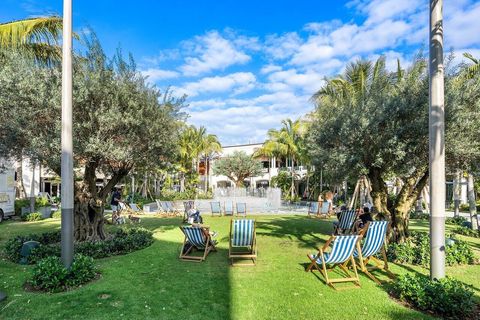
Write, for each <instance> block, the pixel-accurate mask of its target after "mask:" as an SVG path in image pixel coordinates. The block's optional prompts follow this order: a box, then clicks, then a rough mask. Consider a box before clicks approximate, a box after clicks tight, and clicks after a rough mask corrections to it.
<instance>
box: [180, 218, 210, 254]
mask: <svg viewBox="0 0 480 320" xmlns="http://www.w3.org/2000/svg"><path fill="white" fill-rule="evenodd" d="M180 230H182V232H183V234H184V235H185V240H183V245H182V250H181V251H180V259H182V260H185V261H195V262H202V261H203V260H205V258H206V257H207V255H208V254H209V253H210V251H217V249H216V248H215V244H214V243H213V241H212V238H211V236H210V233H209V231H208V229H207V228H205V227H202V226H188V227H180ZM194 249H196V250H198V251H200V252H203V255H202V256H194V255H191V253H192V252H193V251H194Z"/></svg>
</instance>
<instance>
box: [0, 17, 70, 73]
mask: <svg viewBox="0 0 480 320" xmlns="http://www.w3.org/2000/svg"><path fill="white" fill-rule="evenodd" d="M61 32H62V18H60V17H57V16H49V17H36V18H29V19H24V20H16V21H11V22H6V23H2V24H0V48H1V49H11V50H15V51H17V52H20V53H22V54H27V55H28V56H30V57H32V58H34V59H35V60H36V61H37V62H42V63H47V64H50V63H52V62H59V61H60V60H61V56H62V50H61V48H60V47H59V46H58V39H59V38H60V35H61Z"/></svg>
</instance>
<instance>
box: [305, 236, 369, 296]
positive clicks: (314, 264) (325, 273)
mask: <svg viewBox="0 0 480 320" xmlns="http://www.w3.org/2000/svg"><path fill="white" fill-rule="evenodd" d="M335 238H337V236H333V235H332V236H331V237H330V239H328V240H327V242H326V243H325V244H324V245H323V247H322V248H319V249H318V254H317V256H316V257H318V256H321V257H322V258H321V260H322V267H321V268H320V266H319V265H318V263H317V259H316V258H313V259H312V258H311V257H310V255H308V254H307V257H308V259H309V260H310V261H311V263H310V265H309V266H308V267H307V269H306V270H305V271H306V272H309V271H312V269H313V268H315V269H317V270H318V271H319V272H320V273H321V274H322V275H323V277H324V278H325V282H326V284H327V285H328V286H330V287H331V288H333V289H335V290H337V288H335V286H334V284H335V283H339V282H353V283H354V284H355V285H356V286H357V287H360V279H359V277H358V272H357V266H356V264H355V259H354V258H353V252H352V254H351V255H350V257H349V258H348V259H347V260H346V261H345V262H343V263H335V264H333V266H331V267H329V268H328V267H327V266H326V263H325V262H324V261H325V256H324V253H325V251H326V250H327V249H328V247H329V246H330V244H331V243H332V241H334V240H335ZM361 238H362V236H359V238H358V240H357V242H356V243H355V246H356V247H357V250H358V249H359V248H360V244H359V243H360V240H361ZM349 263H351V264H352V269H353V273H354V276H353V277H352V275H351V274H350V272H349V270H348V264H349ZM335 267H339V268H340V269H341V270H342V271H343V272H344V273H345V275H346V276H345V277H344V278H336V279H331V278H329V277H328V271H329V270H333V269H335Z"/></svg>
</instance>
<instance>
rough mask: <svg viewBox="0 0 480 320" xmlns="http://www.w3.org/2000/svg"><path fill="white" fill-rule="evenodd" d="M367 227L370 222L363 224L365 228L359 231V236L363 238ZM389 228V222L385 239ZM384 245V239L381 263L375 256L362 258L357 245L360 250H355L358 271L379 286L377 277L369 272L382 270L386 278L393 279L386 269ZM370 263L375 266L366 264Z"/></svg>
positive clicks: (393, 276)
mask: <svg viewBox="0 0 480 320" xmlns="http://www.w3.org/2000/svg"><path fill="white" fill-rule="evenodd" d="M369 226H370V221H369V222H367V223H366V224H365V226H364V227H363V228H362V229H361V230H360V232H359V235H361V236H362V237H363V236H364V235H365V234H366V233H367V232H368V227H369ZM390 227H391V222H390V223H389V224H388V226H387V232H386V234H385V237H386V235H387V234H388V233H389V230H390ZM385 243H386V239H385V240H384V241H383V244H382V248H381V249H380V251H381V254H382V258H383V261H382V260H380V259H378V258H377V257H375V256H370V257H368V258H363V256H362V249H361V246H360V245H359V247H360V249H358V248H357V252H358V257H357V259H358V264H359V266H360V271H362V272H363V273H365V274H366V275H367V276H368V277H369V278H370V279H372V280H373V281H375V283H377V284H379V285H381V284H382V282H381V281H380V280H379V279H378V278H377V277H375V276H374V275H373V274H371V273H370V271H373V270H383V271H385V273H386V274H387V276H388V277H389V278H390V279H395V275H394V274H393V273H392V272H391V271H390V270H389V268H388V261H387V250H386V244H385ZM359 244H360V241H359ZM370 262H373V263H374V264H375V265H374V266H368V264H369V263H370Z"/></svg>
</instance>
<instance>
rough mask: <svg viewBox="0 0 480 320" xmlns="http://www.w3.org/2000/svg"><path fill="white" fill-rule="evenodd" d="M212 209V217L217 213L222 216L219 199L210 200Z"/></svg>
mask: <svg viewBox="0 0 480 320" xmlns="http://www.w3.org/2000/svg"><path fill="white" fill-rule="evenodd" d="M210 209H211V211H212V217H213V216H214V215H215V214H218V215H219V216H222V206H221V205H220V202H219V201H215V202H210Z"/></svg>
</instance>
